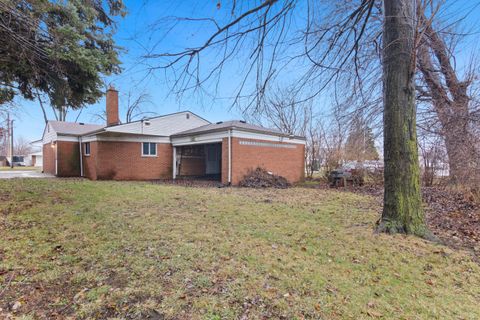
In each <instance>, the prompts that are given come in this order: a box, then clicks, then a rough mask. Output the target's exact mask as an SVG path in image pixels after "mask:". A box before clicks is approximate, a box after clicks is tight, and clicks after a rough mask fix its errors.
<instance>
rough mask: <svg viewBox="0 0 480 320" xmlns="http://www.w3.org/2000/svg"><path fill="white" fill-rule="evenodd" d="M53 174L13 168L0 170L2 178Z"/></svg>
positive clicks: (48, 176)
mask: <svg viewBox="0 0 480 320" xmlns="http://www.w3.org/2000/svg"><path fill="white" fill-rule="evenodd" d="M52 177H53V176H52V175H50V174H46V173H41V172H38V171H35V170H25V171H21V170H12V171H3V170H0V179H13V178H52Z"/></svg>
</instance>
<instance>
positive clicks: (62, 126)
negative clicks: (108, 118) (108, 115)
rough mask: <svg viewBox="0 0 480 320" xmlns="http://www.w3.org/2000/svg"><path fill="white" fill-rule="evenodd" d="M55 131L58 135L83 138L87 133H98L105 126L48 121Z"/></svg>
mask: <svg viewBox="0 0 480 320" xmlns="http://www.w3.org/2000/svg"><path fill="white" fill-rule="evenodd" d="M48 123H49V124H50V126H51V127H52V129H53V130H55V132H56V133H58V134H66V135H73V136H81V135H84V134H86V133H89V132H92V131H97V130H100V129H102V128H104V127H105V126H102V125H98V124H89V123H82V122H78V123H77V122H64V121H48Z"/></svg>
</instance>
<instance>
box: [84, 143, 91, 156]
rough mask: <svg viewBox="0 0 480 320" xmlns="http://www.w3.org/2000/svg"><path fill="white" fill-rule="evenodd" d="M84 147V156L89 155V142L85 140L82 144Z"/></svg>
mask: <svg viewBox="0 0 480 320" xmlns="http://www.w3.org/2000/svg"><path fill="white" fill-rule="evenodd" d="M84 148H85V150H84V151H85V155H86V156H89V155H90V142H85V144H84Z"/></svg>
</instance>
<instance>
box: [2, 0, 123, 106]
mask: <svg viewBox="0 0 480 320" xmlns="http://www.w3.org/2000/svg"><path fill="white" fill-rule="evenodd" d="M124 14H125V11H124V6H123V3H122V1H121V0H108V1H107V0H105V2H104V1H103V0H91V1H82V0H71V1H34V0H0V42H1V43H2V45H1V46H0V64H1V68H0V103H5V102H8V101H10V100H12V99H13V98H14V97H15V96H16V95H20V96H23V97H24V98H27V99H33V98H34V97H35V95H36V93H37V92H40V93H43V94H46V95H47V96H48V97H49V99H50V103H51V104H52V106H54V107H55V108H57V109H60V110H61V109H63V108H72V109H76V108H79V107H81V106H83V105H85V104H91V103H95V102H96V101H97V100H98V99H99V98H100V97H101V96H102V94H103V92H102V88H103V87H104V84H103V81H102V76H105V75H110V74H112V73H119V72H120V67H119V64H120V61H119V60H118V47H116V46H115V44H114V41H113V39H112V34H113V32H114V31H115V22H114V20H113V17H115V16H123V15H124Z"/></svg>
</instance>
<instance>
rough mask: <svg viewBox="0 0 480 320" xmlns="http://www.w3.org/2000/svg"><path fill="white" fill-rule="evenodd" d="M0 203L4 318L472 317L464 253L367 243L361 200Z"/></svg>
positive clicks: (238, 197)
mask: <svg viewBox="0 0 480 320" xmlns="http://www.w3.org/2000/svg"><path fill="white" fill-rule="evenodd" d="M0 199H2V201H1V202H0V213H1V214H0V308H1V309H0V318H2V317H4V318H6V317H14V316H15V317H16V316H22V317H26V318H28V317H30V318H34V319H37V318H40V319H42V318H43V319H51V318H65V319H66V318H68V317H73V318H84V319H91V318H96V319H105V318H122V319H146V318H150V319H265V318H272V319H319V318H323V319H372V318H385V319H452V318H455V319H458V318H462V319H478V318H480V310H479V309H478V301H479V299H480V289H479V288H480V268H479V266H478V265H477V264H476V263H475V262H474V261H472V259H471V257H470V256H469V255H468V254H465V253H463V252H459V251H458V252H457V251H453V250H451V249H449V248H447V247H444V246H441V245H436V244H432V243H429V242H425V241H423V240H420V239H417V238H413V237H404V236H388V235H375V234H373V232H372V230H373V225H374V223H375V221H376V219H377V218H378V212H379V207H378V203H377V201H376V199H375V198H374V197H370V196H365V195H359V194H353V193H348V192H337V191H334V190H316V189H305V188H291V189H286V190H271V189H265V190H251V189H237V188H187V187H179V186H168V185H155V184H150V183H118V182H90V181H82V180H60V179H57V180H53V179H52V180H49V179H42V180H12V181H0Z"/></svg>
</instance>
